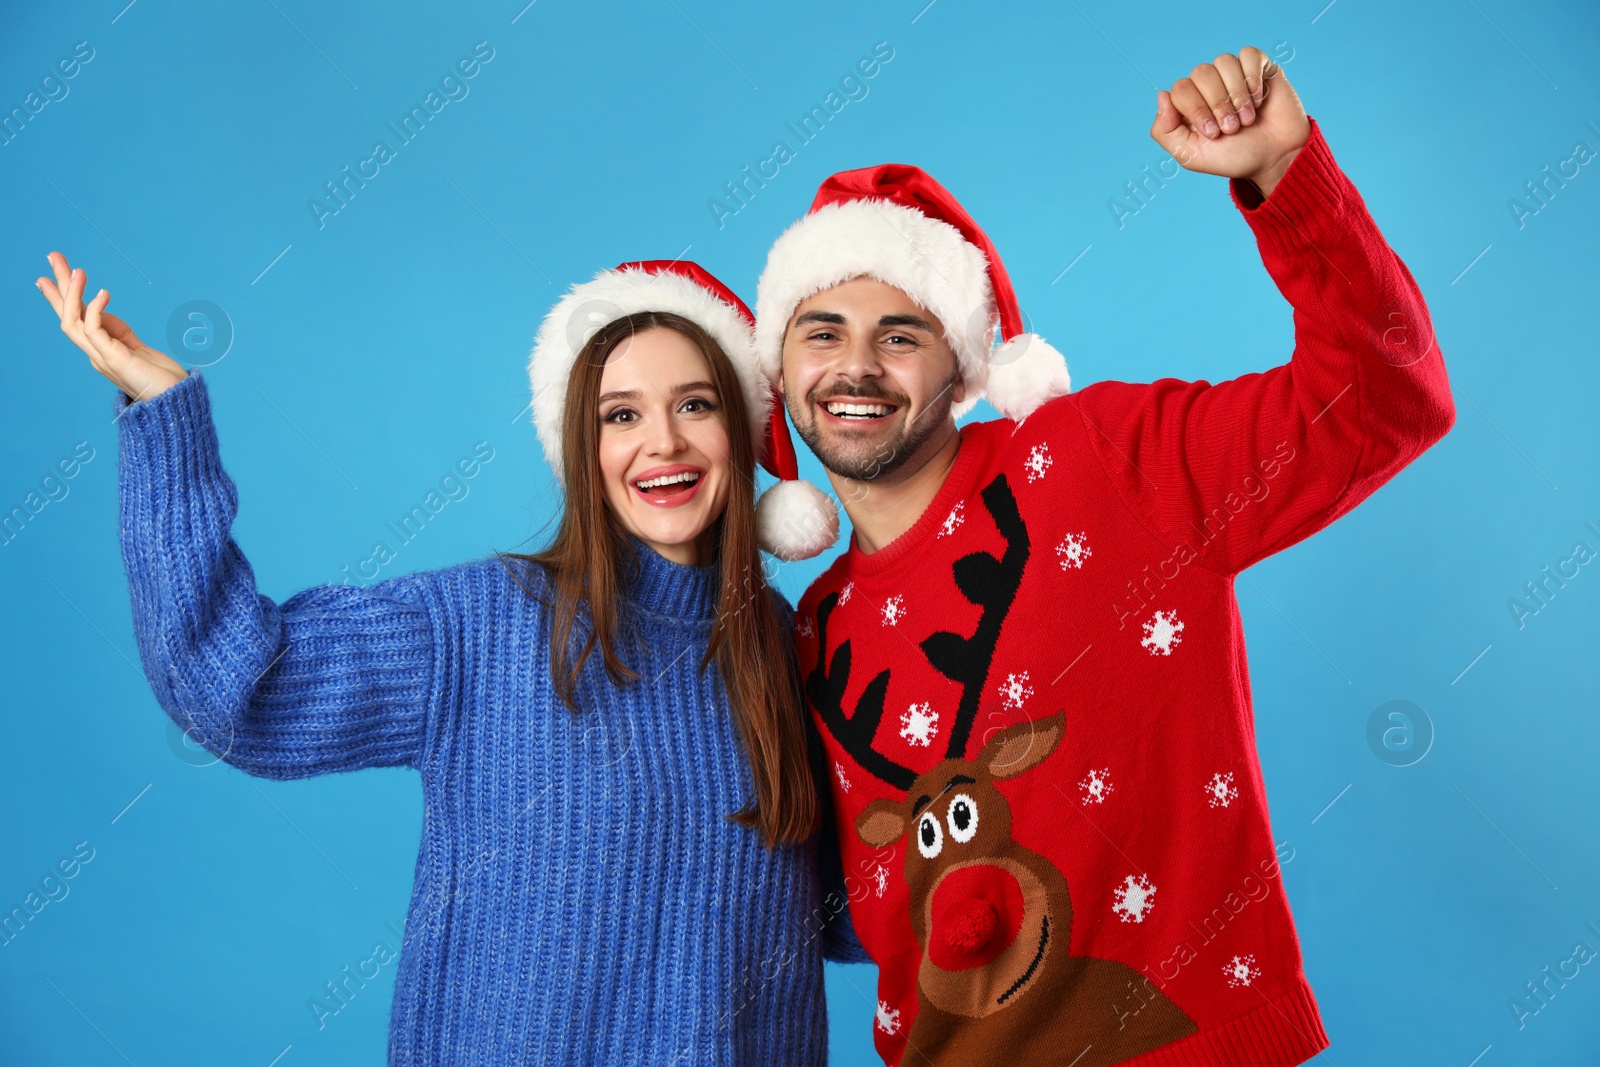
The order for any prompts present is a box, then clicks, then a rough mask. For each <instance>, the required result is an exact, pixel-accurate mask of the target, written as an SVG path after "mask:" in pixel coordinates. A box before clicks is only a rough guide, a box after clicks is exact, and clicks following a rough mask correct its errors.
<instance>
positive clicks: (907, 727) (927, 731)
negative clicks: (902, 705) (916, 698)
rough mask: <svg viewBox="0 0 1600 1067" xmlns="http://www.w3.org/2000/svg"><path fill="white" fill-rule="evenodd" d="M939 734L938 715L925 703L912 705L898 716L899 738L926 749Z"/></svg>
mask: <svg viewBox="0 0 1600 1067" xmlns="http://www.w3.org/2000/svg"><path fill="white" fill-rule="evenodd" d="M938 732H939V713H938V712H937V711H934V710H933V708H932V706H931V705H929V704H927V703H922V704H913V705H911V706H910V707H909V708H907V709H906V710H905V711H904V712H903V713H902V714H901V716H900V736H901V737H903V738H905V739H906V740H907V741H908V742H910V743H911V744H913V745H917V746H919V747H921V748H927V747H928V746H929V745H931V744H933V739H934V737H935V736H936V735H937V734H938Z"/></svg>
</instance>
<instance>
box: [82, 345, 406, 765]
mask: <svg viewBox="0 0 1600 1067" xmlns="http://www.w3.org/2000/svg"><path fill="white" fill-rule="evenodd" d="M113 410H114V411H115V412H116V413H117V416H118V418H117V425H118V445H119V450H120V455H121V460H120V463H121V481H120V486H121V496H120V501H119V509H120V523H121V531H120V533H121V544H122V558H123V564H124V566H125V567H126V569H127V574H128V587H129V594H130V599H131V602H132V612H133V628H134V635H135V638H136V640H137V642H138V647H139V657H140V660H141V661H142V662H143V664H144V671H145V677H146V679H147V680H148V682H149V684H150V688H151V689H152V690H153V692H154V693H155V696H156V699H157V701H158V702H159V703H160V704H161V706H162V708H163V709H164V710H165V711H166V712H167V714H168V715H170V716H171V717H172V718H173V720H174V721H175V722H176V723H177V724H178V725H179V726H180V727H183V728H184V729H185V730H188V731H191V736H192V737H193V738H194V740H195V741H196V742H198V743H200V744H203V745H204V746H205V747H206V748H207V749H209V750H210V751H212V752H213V753H215V754H216V755H217V756H219V757H220V758H221V759H223V760H224V761H226V762H228V763H230V764H232V765H233V766H235V767H238V768H239V769H240V770H243V771H246V772H248V773H250V774H253V775H258V776H261V777H264V778H300V777H306V776H309V775H313V774H322V773H326V772H330V771H349V770H356V769H358V768H361V767H373V766H399V765H415V764H416V763H417V762H418V761H419V760H420V754H421V751H422V748H423V738H424V732H425V717H426V709H427V706H428V702H429V699H430V696H431V687H432V677H433V658H434V642H433V630H432V622H431V616H430V615H429V612H428V609H427V606H426V604H425V603H424V601H423V598H422V593H421V588H420V585H419V582H418V579H417V577H416V576H415V575H407V576H404V577H398V578H392V579H386V580H384V581H380V582H376V583H374V584H372V585H370V586H367V587H365V588H360V587H356V586H348V585H346V586H336V585H322V586H316V587H313V588H310V589H306V590H304V591H302V592H299V593H296V594H295V595H293V596H291V597H290V598H288V599H287V600H285V601H284V602H283V603H282V604H277V603H274V602H273V601H272V600H271V599H270V598H268V597H266V596H263V595H262V594H260V593H258V592H257V591H256V584H255V576H254V574H253V572H252V571H251V568H250V564H249V563H248V562H247V561H246V560H245V558H244V555H243V554H242V553H241V552H240V551H239V546H238V545H237V544H235V543H234V541H233V539H232V537H231V536H230V534H229V529H230V527H231V525H232V523H233V517H234V515H235V513H236V511H237V507H238V504H237V495H236V493H235V490H234V485H233V481H232V480H231V479H230V478H229V477H228V475H227V473H226V472H225V471H224V470H223V468H222V463H221V459H220V456H219V453H218V445H217V437H216V430H215V427H214V425H213V423H212V420H211V405H210V399H209V397H208V395H207V392H206V382H205V379H204V377H203V376H202V375H201V373H200V372H199V371H191V372H190V374H189V376H188V377H187V378H185V379H184V380H182V381H181V382H179V383H177V384H176V385H174V386H172V387H170V388H168V389H167V390H165V391H164V392H162V393H159V394H157V395H155V396H153V397H150V398H149V399H147V400H141V401H138V402H130V401H129V398H128V397H127V395H126V394H124V393H122V392H120V391H119V392H118V393H117V396H116V397H115V399H114V401H113Z"/></svg>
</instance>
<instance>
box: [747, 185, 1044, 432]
mask: <svg viewBox="0 0 1600 1067" xmlns="http://www.w3.org/2000/svg"><path fill="white" fill-rule="evenodd" d="M861 276H866V277H869V278H875V279H877V280H878V281H880V282H883V283H884V284H886V285H892V286H894V287H895V288H896V289H899V290H901V291H902V292H904V293H905V294H906V295H907V296H909V297H911V299H913V300H915V301H916V302H917V303H918V304H920V305H921V306H922V307H924V308H926V309H927V310H928V311H930V312H932V313H933V315H934V316H935V317H937V318H938V320H939V322H940V323H941V324H942V325H943V326H944V332H945V339H946V340H947V341H948V342H949V344H950V347H951V349H952V350H954V352H955V355H956V361H957V365H958V366H959V367H960V370H961V378H962V381H963V382H964V383H965V384H966V387H967V391H966V396H965V399H964V400H962V402H961V403H959V404H957V405H955V408H954V411H955V414H956V416H957V417H960V416H961V415H964V414H966V413H967V412H968V411H970V410H971V409H972V406H973V405H974V404H976V403H977V402H978V400H979V398H980V397H987V399H988V400H989V402H990V403H991V404H993V405H994V406H995V408H996V409H998V410H999V411H1000V412H1001V413H1002V414H1004V415H1006V416H1007V417H1009V418H1012V419H1017V420H1021V419H1023V418H1026V417H1027V416H1028V415H1029V414H1030V413H1031V412H1032V411H1033V410H1034V409H1035V408H1037V407H1038V406H1039V405H1040V404H1042V403H1044V402H1045V401H1046V400H1049V399H1050V398H1052V397H1056V396H1062V395H1065V394H1066V393H1067V392H1068V391H1069V390H1070V388H1071V384H1072V381H1071V378H1070V377H1069V376H1068V375H1067V361H1066V359H1065V358H1064V357H1063V356H1062V355H1061V353H1060V352H1058V351H1056V350H1055V349H1054V348H1052V347H1051V346H1050V345H1048V344H1046V343H1045V340H1044V338H1042V337H1040V336H1038V335H1037V334H1033V333H1027V332H1025V331H1024V329H1023V325H1022V310H1021V308H1019V307H1018V306H1017V294H1016V292H1015V291H1014V290H1013V289H1012V288H1011V279H1010V277H1009V276H1008V275H1007V274H1006V268H1005V265H1004V264H1002V263H1001V262H1000V256H999V254H998V253H997V252H996V251H995V248H994V245H993V244H992V243H991V242H990V240H989V238H988V236H987V235H985V234H984V232H983V231H982V230H981V229H979V228H978V224H977V223H976V222H974V221H972V216H970V215H968V214H967V213H966V211H965V210H964V209H963V208H962V207H961V205H960V204H959V203H957V202H956V199H955V197H953V196H951V195H950V193H949V192H948V191H947V190H946V189H945V188H944V186H942V185H940V184H939V183H938V182H936V181H934V180H933V179H932V178H931V177H929V176H928V174H926V173H925V172H924V171H923V170H922V169H921V168H920V167H912V166H907V165H905V164H903V163H884V164H880V165H879V166H876V167H866V168H863V169H861V170H847V171H842V172H841V173H838V174H835V175H834V176H833V177H831V178H829V179H827V180H826V181H824V182H823V183H822V187H821V188H820V189H818V190H817V196H816V199H815V200H814V201H812V204H811V211H810V213H809V214H807V215H806V216H805V217H804V218H802V219H800V220H799V221H798V222H796V223H795V224H794V225H792V226H790V227H789V229H788V230H786V231H784V234H783V236H781V237H779V238H778V240H777V243H775V244H774V245H773V246H772V251H771V252H770V253H769V254H768V255H767V266H766V269H765V270H764V271H762V273H761V282H760V285H759V287H758V288H757V290H756V353H757V357H758V359H759V360H760V366H761V370H762V372H763V373H764V374H766V375H767V377H768V378H770V379H772V380H774V381H775V380H777V378H778V374H779V370H780V368H781V365H782V356H783V336H784V332H785V331H786V330H787V329H788V326H789V319H790V317H791V316H793V315H794V309H795V308H796V307H798V306H799V305H800V302H801V301H803V300H805V299H806V298H807V297H809V296H812V295H813V294H815V293H819V292H821V291H822V290H824V289H829V288H832V287H833V286H835V285H838V284H840V283H841V282H846V281H849V280H850V279H851V278H856V277H861ZM996 327H998V328H999V330H1000V339H1001V341H1002V342H1004V343H1003V344H1002V345H1001V346H1000V347H999V348H998V349H997V348H995V347H994V331H995V329H996Z"/></svg>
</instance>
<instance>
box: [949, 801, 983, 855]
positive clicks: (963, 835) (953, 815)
mask: <svg viewBox="0 0 1600 1067" xmlns="http://www.w3.org/2000/svg"><path fill="white" fill-rule="evenodd" d="M977 832H978V802H977V801H975V800H973V799H972V798H971V797H969V796H967V794H965V793H957V794H956V798H955V799H954V800H952V801H951V802H950V836H951V837H953V838H955V839H956V840H957V841H960V842H961V843H962V844H966V843H967V842H968V841H971V840H972V835H973V834H975V833H977Z"/></svg>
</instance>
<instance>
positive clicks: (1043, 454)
mask: <svg viewBox="0 0 1600 1067" xmlns="http://www.w3.org/2000/svg"><path fill="white" fill-rule="evenodd" d="M1054 462H1055V461H1054V460H1052V459H1051V458H1050V446H1049V445H1034V446H1033V448H1032V449H1030V450H1029V452H1028V459H1027V461H1026V462H1025V463H1023V466H1024V467H1026V468H1028V481H1030V482H1036V481H1038V480H1039V479H1040V478H1043V477H1044V475H1045V472H1046V471H1048V470H1049V469H1050V467H1051V465H1052V464H1053V463H1054Z"/></svg>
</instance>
